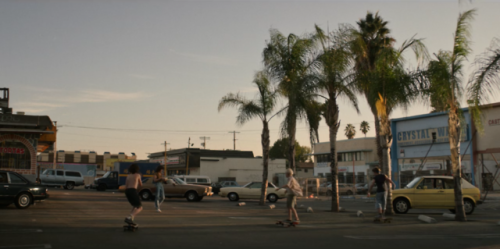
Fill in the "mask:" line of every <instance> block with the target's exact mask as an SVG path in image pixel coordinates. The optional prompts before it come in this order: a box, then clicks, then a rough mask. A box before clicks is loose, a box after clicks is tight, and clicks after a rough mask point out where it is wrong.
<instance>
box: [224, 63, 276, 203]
mask: <svg viewBox="0 0 500 249" xmlns="http://www.w3.org/2000/svg"><path fill="white" fill-rule="evenodd" d="M253 83H254V84H255V85H257V88H258V89H259V95H258V96H259V97H258V98H257V99H256V100H247V99H245V98H244V97H242V96H241V95H239V94H238V93H237V94H233V93H229V94H227V95H226V96H224V97H223V98H222V99H221V100H220V101H219V107H218V110H219V111H221V110H222V109H223V108H224V107H227V106H232V107H237V108H238V116H237V118H236V123H237V124H239V125H243V124H245V123H246V122H247V121H249V120H251V119H253V118H259V119H260V120H261V121H262V126H263V128H262V134H261V144H262V160H263V163H262V165H263V173H262V189H261V195H260V201H259V205H265V201H266V199H265V198H266V195H267V184H268V163H269V121H271V119H272V118H273V117H274V116H275V115H276V114H274V115H272V116H271V113H272V111H273V109H274V107H275V105H276V100H277V96H278V93H277V91H276V90H275V89H274V88H273V87H272V84H271V82H270V80H269V76H268V75H267V74H266V72H265V71H260V72H257V73H256V74H255V77H254V81H253ZM278 113H279V112H278Z"/></svg>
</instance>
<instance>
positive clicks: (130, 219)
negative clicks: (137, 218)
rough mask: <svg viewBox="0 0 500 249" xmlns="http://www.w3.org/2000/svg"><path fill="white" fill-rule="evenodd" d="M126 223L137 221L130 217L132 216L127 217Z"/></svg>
mask: <svg viewBox="0 0 500 249" xmlns="http://www.w3.org/2000/svg"><path fill="white" fill-rule="evenodd" d="M125 223H128V224H135V223H134V220H132V218H130V217H127V218H125Z"/></svg>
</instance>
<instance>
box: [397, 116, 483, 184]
mask: <svg viewBox="0 0 500 249" xmlns="http://www.w3.org/2000/svg"><path fill="white" fill-rule="evenodd" d="M462 112H463V123H462V133H461V142H460V150H459V152H460V158H461V167H462V173H463V177H464V178H466V179H467V180H468V181H470V182H471V183H472V184H475V175H474V173H475V172H474V166H473V165H474V164H473V157H472V156H471V155H472V151H473V150H474V148H473V147H474V144H473V139H472V134H473V132H472V129H473V125H472V123H471V118H470V115H469V112H468V110H467V109H462ZM391 126H392V127H391V129H392V134H393V138H394V139H393V143H392V147H391V163H392V165H391V168H392V177H393V181H395V182H396V185H397V187H404V186H405V185H406V184H407V183H408V182H410V181H411V180H412V179H413V178H415V176H417V175H451V174H452V170H451V161H450V154H451V153H450V144H449V138H448V114H447V113H444V112H440V113H430V114H425V115H419V116H413V117H406V118H399V119H393V120H391Z"/></svg>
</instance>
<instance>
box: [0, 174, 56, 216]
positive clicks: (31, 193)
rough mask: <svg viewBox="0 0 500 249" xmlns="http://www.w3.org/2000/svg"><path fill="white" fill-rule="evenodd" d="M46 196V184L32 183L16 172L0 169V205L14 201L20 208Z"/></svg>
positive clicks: (6, 204)
mask: <svg viewBox="0 0 500 249" xmlns="http://www.w3.org/2000/svg"><path fill="white" fill-rule="evenodd" d="M48 197H49V194H48V189H47V186H44V185H40V184H35V183H32V182H30V181H29V180H28V179H26V178H24V177H23V176H22V175H20V174H18V173H16V172H12V171H6V170H0V206H4V207H6V206H8V205H10V204H12V203H14V204H16V207H17V208H21V209H22V208H27V207H29V206H30V205H31V204H33V202H34V201H36V200H43V199H47V198H48Z"/></svg>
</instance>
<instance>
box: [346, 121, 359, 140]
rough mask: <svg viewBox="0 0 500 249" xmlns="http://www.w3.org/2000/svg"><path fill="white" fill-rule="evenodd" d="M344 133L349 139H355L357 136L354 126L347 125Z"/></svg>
mask: <svg viewBox="0 0 500 249" xmlns="http://www.w3.org/2000/svg"><path fill="white" fill-rule="evenodd" d="M344 132H345V136H346V137H347V138H348V139H353V138H354V136H356V127H355V126H354V125H352V124H347V125H346V127H345V129H344Z"/></svg>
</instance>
